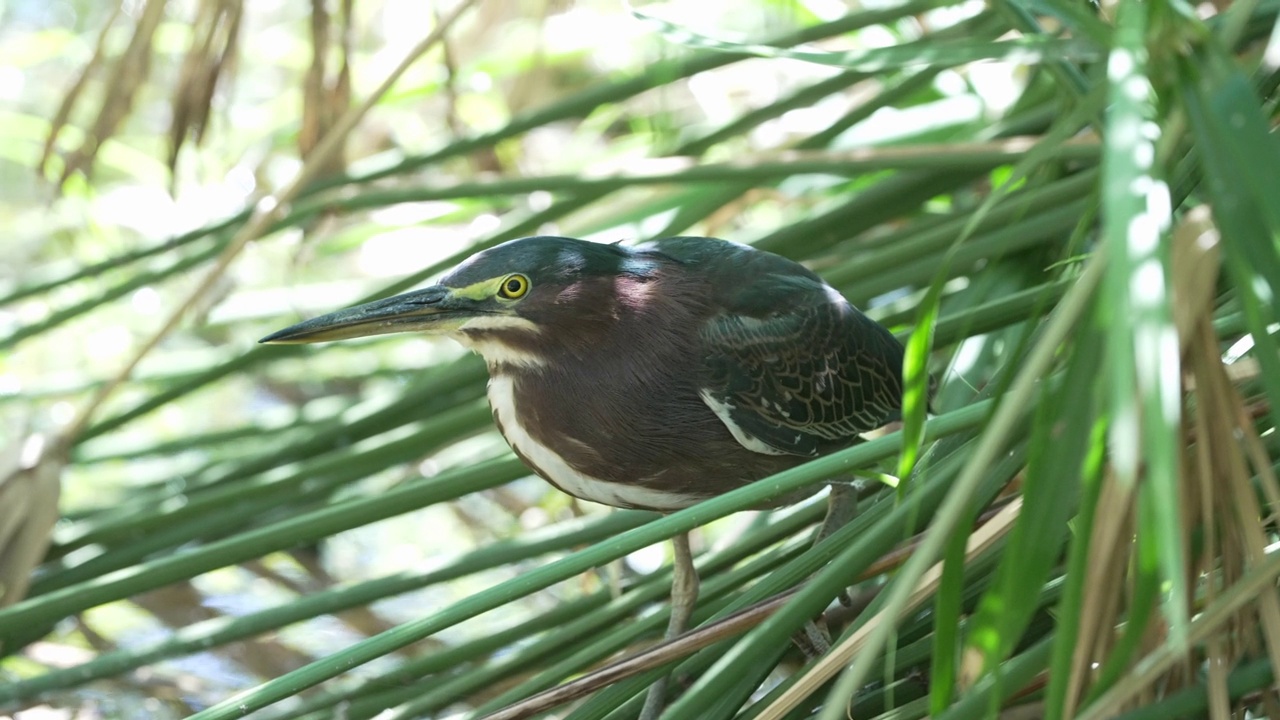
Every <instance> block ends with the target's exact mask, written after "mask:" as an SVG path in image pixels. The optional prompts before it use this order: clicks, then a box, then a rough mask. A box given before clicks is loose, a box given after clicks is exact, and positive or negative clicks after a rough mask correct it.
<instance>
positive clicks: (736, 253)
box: [262, 237, 903, 714]
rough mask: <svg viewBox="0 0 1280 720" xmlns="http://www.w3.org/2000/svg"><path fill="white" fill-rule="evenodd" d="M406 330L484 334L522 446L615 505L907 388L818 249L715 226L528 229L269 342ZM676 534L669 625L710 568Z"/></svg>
mask: <svg viewBox="0 0 1280 720" xmlns="http://www.w3.org/2000/svg"><path fill="white" fill-rule="evenodd" d="M398 332H425V333H430V334H438V335H448V336H450V337H453V338H454V339H456V340H458V341H459V342H461V343H462V344H463V345H465V346H467V347H469V348H471V349H472V350H474V351H476V352H478V353H480V355H482V356H483V357H484V359H485V362H486V363H487V365H488V368H489V374H490V379H489V390H488V395H489V403H490V406H491V407H492V409H493V418H494V421H495V422H496V423H497V426H498V429H499V430H500V431H501V433H502V435H503V436H504V437H505V438H506V440H507V442H508V443H509V444H510V445H511V448H512V450H514V451H515V453H516V454H517V455H518V456H519V457H520V458H521V460H523V461H524V462H525V464H526V465H528V466H529V468H531V469H532V470H533V471H534V472H535V473H537V474H538V475H540V476H541V477H543V478H544V479H546V480H547V481H548V482H550V483H551V484H552V485H554V486H556V487H557V488H559V489H560V490H562V491H564V492H566V493H569V494H570V495H573V496H575V497H578V498H582V499H584V500H591V501H594V502H598V503H603V504H605V505H612V506H615V507H625V508H644V509H649V510H659V511H673V510H679V509H681V508H685V507H688V506H690V505H693V504H694V503H696V502H698V501H699V500H703V499H705V498H709V497H713V496H716V495H719V494H721V493H724V492H727V491H729V490H733V489H734V488H738V487H741V486H743V485H746V484H748V483H750V482H753V481H755V480H759V479H761V478H764V477H766V476H768V475H772V474H774V473H777V472H781V471H783V470H786V469H788V468H791V467H794V466H796V465H799V464H801V463H803V462H805V461H807V460H809V459H811V458H813V457H816V456H819V455H822V454H824V453H828V452H831V451H834V450H838V449H841V448H845V447H848V446H849V445H852V444H853V443H855V442H858V440H859V439H860V434H861V433H863V432H866V431H869V430H874V429H876V428H878V427H881V426H883V425H885V424H886V423H888V422H890V421H892V420H895V419H897V418H898V417H899V413H900V408H901V405H902V358H903V348H902V345H901V344H900V343H899V342H898V341H897V339H896V338H895V337H894V336H893V335H892V334H890V333H889V331H888V330H886V329H885V328H884V327H882V326H881V325H879V324H877V323H876V322H875V321H873V320H871V319H870V318H868V317H867V316H866V315H863V314H862V312H860V311H859V310H858V309H857V308H856V307H854V306H853V305H852V304H851V303H850V302H849V301H848V300H846V299H845V298H844V297H843V296H842V295H841V294H840V293H839V292H837V291H836V290H835V289H833V288H832V287H831V286H830V285H827V284H826V283H825V282H823V281H822V279H821V278H820V277H818V276H817V275H816V274H814V273H813V272H810V271H809V270H808V269H806V268H804V267H803V266H801V265H799V264H797V263H795V262H792V261H791V260H788V259H786V258H783V257H781V256H779V255H775V254H773V253H769V252H765V251H762V250H756V249H753V248H751V247H748V246H745V245H739V244H737V243H732V242H728V241H724V240H717V239H713V238H700V237H676V238H668V239H664V240H658V241H656V242H652V243H648V244H645V245H641V246H638V247H623V246H620V245H616V244H615V245H607V244H601V243H593V242H587V241H584V240H575V239H571V238H563V237H530V238H523V239H520V240H513V241H511V242H508V243H504V244H502V245H498V246H496V247H493V248H491V249H488V250H484V251H482V252H479V253H477V254H476V255H474V256H472V257H471V258H469V259H468V260H466V261H465V262H463V263H462V264H461V265H459V266H458V267H457V268H456V269H454V270H453V271H452V272H450V273H449V274H448V275H446V276H444V278H442V279H441V281H440V283H439V284H438V285H434V286H432V287H428V288H425V289H422V290H415V291H412V292H408V293H405V294H403V295H397V296H395V297H391V298H387V299H385V300H379V301H376V302H372V303H368V304H365V305H360V306H358V307H353V308H350V309H347V310H339V311H338V312H334V313H331V314H328V315H324V316H321V317H318V318H315V319H312V320H308V321H306V322H302V323H299V324H297V325H294V326H292V327H289V328H285V329H284V330H281V331H280V332H277V333H275V334H273V335H269V336H267V337H266V338H263V340H262V342H266V343H311V342H322V341H327V340H340V339H345V338H354V337H362V336H367V335H379V334H383V333H398ZM818 489H820V488H814V489H813V490H812V491H810V492H806V493H805V494H804V495H803V496H801V497H804V496H807V495H809V494H812V493H813V492H816V491H817V490H818ZM834 490H835V487H834V486H833V491H834ZM834 495H835V493H834V492H833V497H834ZM799 499H801V498H800V497H796V496H791V497H784V498H778V499H777V501H776V503H774V504H775V505H781V504H786V503H789V502H794V501H796V500H799ZM829 514H835V513H829ZM672 540H673V542H674V544H675V551H676V552H675V565H674V569H673V582H672V613H671V619H670V624H669V626H668V629H667V635H668V637H671V636H674V635H678V634H680V633H682V632H683V631H684V630H685V629H686V626H687V623H688V620H689V616H690V614H691V613H692V611H693V607H694V604H695V602H696V598H697V585H698V580H697V574H696V571H695V570H694V568H693V562H692V557H691V554H690V551H689V545H688V537H687V536H685V535H679V536H677V537H675V538H673V539H672ZM654 690H658V688H654V689H652V690H651V693H650V698H651V700H652V698H654V697H655V693H654V692H653V691H654ZM661 692H662V691H661V690H658V693H659V694H660V693H661ZM646 714H648V713H646Z"/></svg>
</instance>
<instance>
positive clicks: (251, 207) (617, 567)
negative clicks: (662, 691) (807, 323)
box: [0, 0, 1280, 720]
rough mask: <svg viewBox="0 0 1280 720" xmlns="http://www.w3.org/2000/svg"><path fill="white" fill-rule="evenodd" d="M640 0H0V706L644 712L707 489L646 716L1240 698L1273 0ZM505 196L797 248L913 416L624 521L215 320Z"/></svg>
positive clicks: (381, 368) (1268, 611) (323, 278)
mask: <svg viewBox="0 0 1280 720" xmlns="http://www.w3.org/2000/svg"><path fill="white" fill-rule="evenodd" d="M633 5H634V7H632V6H631V5H625V4H623V3H620V2H617V0H519V1H511V2H507V1H505V0H478V1H472V2H465V3H455V2H430V3H428V2H419V1H416V0H369V1H364V2H353V1H352V0H327V1H326V0H312V2H310V3H305V2H280V1H278V0H274V1H272V0H268V1H265V2H252V3H250V2H245V1H244V0H169V1H168V2H165V0H134V1H130V2H123V3H119V2H89V1H86V0H79V1H53V2H45V1H44V0H10V1H9V2H4V3H0V60H2V61H0V98H2V99H3V105H2V106H0V188H2V192H0V227H3V228H4V238H3V248H4V255H3V259H4V262H2V263H0V420H3V425H2V426H0V450H3V452H2V453H0V456H2V457H0V460H2V461H3V463H4V465H3V467H0V470H2V471H3V473H4V475H3V476H2V477H3V479H0V713H7V714H9V715H12V716H14V717H15V718H24V719H25V720H31V719H33V718H49V717H52V718H84V719H89V718H178V717H187V716H190V715H192V714H193V713H198V714H197V715H196V717H198V718H201V719H203V720H210V719H212V718H231V717H240V716H241V715H243V714H245V713H253V716H254V717H263V718H273V719H276V720H282V719H283V718H311V719H317V720H318V719H319V718H331V717H341V718H372V717H375V716H377V717H380V718H410V717H478V716H481V715H484V714H485V713H489V712H495V711H497V710H499V709H500V708H503V707H505V706H510V705H511V704H513V703H517V702H520V701H522V700H525V699H527V698H530V697H532V696H534V695H536V694H537V693H538V692H540V691H542V690H545V689H548V688H552V687H555V686H557V685H560V684H562V683H565V682H568V681H570V680H574V679H577V680H578V682H579V685H578V687H581V688H582V689H583V692H582V693H580V694H579V695H577V696H575V697H578V698H585V699H573V700H568V699H564V698H561V699H559V700H556V701H553V702H549V703H547V704H545V705H539V706H537V707H538V708H540V709H541V710H539V711H548V712H552V713H553V716H556V717H569V718H573V719H574V720H582V719H585V718H606V717H607V718H627V717H635V716H636V714H637V713H638V711H639V703H640V700H641V698H642V694H643V690H644V688H645V686H646V685H647V684H648V682H650V681H651V680H652V679H653V678H654V677H655V676H656V675H657V674H661V673H662V672H664V670H663V669H661V668H659V669H647V668H631V669H629V670H627V671H624V672H620V673H619V674H618V675H616V676H613V677H609V678H605V679H600V678H599V677H598V676H593V675H591V674H590V673H591V671H593V670H594V669H597V668H599V667H601V666H603V665H604V664H606V663H609V662H612V661H615V660H619V659H625V658H629V657H631V656H632V655H633V654H634V653H636V652H637V651H639V650H640V649H642V648H644V647H646V646H649V645H651V644H652V643H653V642H654V641H655V640H656V639H657V638H658V637H659V636H660V634H661V628H662V627H663V626H664V624H665V617H664V612H665V597H666V593H667V592H668V590H669V585H670V576H669V574H668V573H667V571H666V570H665V568H666V563H665V553H666V550H665V547H666V546H665V544H664V543H662V542H660V541H661V540H662V539H663V538H665V537H669V536H671V535H672V534H674V533H676V532H679V531H682V530H684V529H688V528H692V527H695V526H706V527H705V528H704V529H703V530H700V531H698V532H697V533H696V534H695V549H696V550H699V551H700V552H701V559H700V560H699V564H700V568H701V574H702V576H703V579H704V592H703V596H702V599H701V603H700V612H699V614H698V615H697V616H696V619H697V620H698V621H699V623H701V627H699V628H698V629H695V631H694V634H695V638H698V639H699V642H698V643H696V644H695V645H696V647H692V648H690V649H683V650H682V649H680V648H675V649H669V650H668V649H664V650H662V651H661V652H660V653H659V657H660V659H662V660H665V661H667V662H669V663H678V667H679V681H678V682H677V683H675V684H674V685H673V692H672V696H671V698H670V704H669V710H668V714H667V716H666V717H671V718H733V717H737V718H782V717H787V718H801V717H808V716H810V715H820V716H821V717H822V718H824V719H825V720H833V719H835V718H843V717H846V716H850V715H851V716H852V717H856V718H873V717H890V716H891V717H894V718H917V717H924V716H926V715H931V716H933V717H939V718H948V719H951V720H955V719H957V718H976V717H1008V718H1015V717H1017V718H1025V717H1047V718H1066V717H1088V718H1100V717H1115V716H1121V717H1126V718H1173V717H1203V716H1210V717H1213V718H1215V719H1218V718H1228V717H1239V718H1244V717H1264V716H1269V717H1280V699H1277V697H1276V695H1275V693H1274V692H1273V691H1272V685H1273V681H1272V668H1273V667H1275V663H1276V662H1277V661H1280V596H1278V595H1277V593H1276V577H1277V575H1278V574H1280V559H1277V558H1276V557H1275V556H1274V555H1272V554H1271V553H1270V551H1271V549H1272V544H1273V543H1274V542H1275V541H1276V540H1277V537H1276V525H1275V510H1276V507H1277V506H1278V504H1280V489H1278V488H1277V485H1276V482H1275V476H1274V466H1275V463H1276V460H1277V457H1280V443H1278V441H1277V437H1276V434H1275V432H1274V427H1275V422H1276V418H1277V414H1276V410H1275V401H1276V400H1278V399H1280V355H1278V354H1277V352H1276V345H1275V338H1274V337H1273V336H1272V334H1271V333H1274V332H1275V329H1276V328H1277V324H1276V323H1277V321H1278V320H1280V295H1278V294H1277V291H1278V290H1280V253H1278V252H1277V246H1278V245H1277V244H1278V243H1280V142H1278V141H1277V136H1276V127H1277V124H1278V122H1277V118H1278V117H1280V115H1278V114H1277V104H1278V103H1277V95H1276V88H1277V86H1278V85H1280V24H1277V23H1278V20H1277V18H1278V15H1277V11H1278V10H1280V3H1278V2H1276V0H1235V2H1228V1H1227V0H1221V1H1220V2H1213V3H1210V2H1205V3H1201V4H1193V3H1188V2H1183V1H1181V0H1107V1H1105V2H1102V3H1101V4H1090V3H1081V2H1074V1H1073V0H992V2H989V3H984V2H980V1H977V0H965V1H963V2H959V3H955V2H948V0H913V1H911V2H907V3H905V4H903V3H892V2H880V0H876V1H875V2H853V1H845V0H789V1H786V2H784V1H781V0H751V1H746V0H734V1H730V0H707V1H705V2H697V3H693V2H669V3H656V2H655V3H648V2H646V3H633ZM406 61H407V62H406ZM366 103H367V104H368V106H367V107H366V106H365V105H366ZM536 233H556V234H564V235H572V236H579V237H586V238H589V239H593V240H599V241H608V242H614V241H622V242H624V243H631V242H635V241H640V240H644V239H647V238H653V237H661V236H666V235H672V234H699V235H712V236H717V237H723V238H727V239H732V240H736V241H740V242H748V243H754V244H756V245H757V246H759V247H762V248H766V249H769V250H772V251H775V252H779V253H782V254H784V255H787V256H789V257H792V258H795V259H797V260H801V261H803V262H805V263H806V264H808V265H809V266H810V267H812V268H814V269H815V270H817V271H819V272H820V273H822V274H823V276H824V277H825V278H827V280H828V281H829V282H831V283H832V284H833V285H834V286H836V287H837V288H838V289H839V290H840V291H841V292H843V293H844V294H845V295H846V296H848V297H849V298H850V299H851V300H853V301H854V302H855V303H856V304H858V305H859V306H860V307H862V308H864V309H865V310H867V311H868V313H869V314H871V315H872V316H873V317H875V318H877V319H878V320H880V321H881V322H883V323H885V324H886V325H887V326H888V327H890V328H891V329H892V330H894V331H895V332H897V333H898V334H899V336H900V337H901V338H903V340H904V341H909V343H910V345H909V353H908V366H909V368H908V369H909V373H910V374H912V376H913V377H914V378H915V381H914V383H913V387H914V388H915V389H916V391H917V392H918V391H919V390H920V389H921V388H923V386H924V382H923V374H922V371H923V369H925V368H927V369H928V371H929V372H931V373H932V374H933V375H934V376H935V377H936V378H938V379H939V380H940V390H939V392H938V395H937V397H936V398H935V403H934V404H935V406H936V410H937V412H936V414H934V415H933V416H931V417H929V418H928V420H927V422H925V417H924V412H923V403H922V402H920V398H919V397H918V396H917V397H916V398H915V399H914V400H913V401H911V403H910V406H909V411H908V412H907V417H906V422H905V425H904V426H903V427H902V428H890V429H889V432H886V433H882V434H881V436H880V437H878V438H877V439H873V440H872V441H871V442H868V443H866V444H863V445H860V446H858V447H856V448H854V449H852V450H849V451H846V452H844V453H841V454H838V455H836V456H833V457H831V458H827V459H823V460H819V461H817V462H815V463H811V464H810V465H807V466H805V467H803V468H800V469H797V470H795V471H791V472H789V473H784V474H783V475H782V476H779V477H778V478H776V479H775V480H771V481H766V482H764V483H760V484H757V485H756V486H753V487H751V488H747V489H744V490H742V491H739V492H735V493H733V494H731V495H729V496H725V497H723V498H720V499H717V500H714V501H711V502H709V503H706V504H704V505H702V506H699V507H697V508H694V509H691V510H688V511H685V512H681V513H677V514H675V515H673V516H671V517H669V518H666V519H660V518H658V516H656V515H653V514H649V513H640V512H630V511H628V512H623V511H609V510H607V509H605V508H602V507H599V506H594V505H592V504H590V503H578V502H576V501H573V500H572V499H570V498H568V497H566V496H564V495H562V494H560V493H558V492H556V491H554V490H551V489H549V488H548V486H547V485H546V484H545V483H543V482H541V481H540V480H537V479H536V478H530V477H528V476H527V472H526V471H525V470H524V469H523V468H522V467H521V466H520V465H519V463H518V462H516V461H515V460H514V459H513V458H512V457H511V456H510V454H509V452H508V451H507V449H506V446H505V445H504V444H503V443H502V441H501V439H500V438H499V437H498V436H497V435H496V433H495V432H494V431H493V429H492V426H491V423H490V420H489V412H488V408H487V406H486V404H485V402H484V399H483V393H484V377H485V376H484V368H483V365H482V363H480V362H479V361H478V360H477V359H476V358H474V357H470V356H467V355H465V354H464V353H463V351H462V350H461V349H460V348H459V347H456V346H454V345H451V344H449V343H447V342H437V341H428V340H425V339H422V338H416V337H412V336H400V337H384V338H377V339H374V340H370V341H367V342H352V343H346V344H340V345H334V346H327V347H303V348H298V347H264V346H258V345H256V339H257V338H259V337H261V336H262V335H264V334H266V333H268V332H270V331H272V330H275V329H278V328H280V327H282V326H284V325H286V324H289V323H292V322H294V321H296V320H298V319H301V318H304V317H309V316H312V315H314V314H318V313H321V312H327V311H329V310H333V309H336V308H338V307H341V306H344V305H347V304H350V303H354V302H357V301H359V300H362V299H370V298H374V297H380V296H384V295H386V294H389V293H392V292H397V291H401V290H404V289H407V288H409V287H413V286H414V285H417V284H421V283H423V282H426V281H427V280H429V279H430V278H432V277H433V276H436V275H438V274H439V273H440V272H441V271H443V270H444V269H447V268H448V267H450V266H451V265H452V264H453V263H455V262H457V261H458V260H459V259H461V258H463V257H465V256H466V255H468V254H469V253H471V252H473V251H475V250H476V249H478V248H481V247H487V246H491V245H493V244H496V243H498V242H501V241H504V240H507V239H511V238H515V237H520V236H524V235H530V234H536ZM913 331H914V334H913ZM618 441H619V442H625V441H626V439H625V438H619V439H618ZM851 471H852V472H855V473H856V474H857V475H859V476H860V477H862V478H863V480H864V482H865V495H866V497H865V498H864V500H863V503H862V513H861V514H860V515H859V517H858V519H857V520H856V521H855V522H854V523H853V524H852V525H850V526H849V527H847V528H846V529H845V530H844V531H842V532H840V533H838V534H837V535H835V536H833V537H832V538H830V539H829V540H828V541H826V542H824V543H822V544H820V545H818V546H816V547H813V548H811V547H810V545H811V542H810V537H811V533H812V527H813V525H814V523H816V522H817V521H818V520H819V519H820V516H821V511H822V509H821V502H820V500H817V501H813V502H810V503H806V504H802V505H801V506H799V507H796V508H791V509H786V510H782V511H775V512H771V513H761V512H755V511H752V510H750V508H751V507H753V506H756V505H758V503H759V502H760V501H761V500H763V499H765V498H767V497H768V496H770V495H771V494H773V493H775V492H777V489H778V487H779V486H784V487H786V486H789V487H798V486H800V485H803V484H807V483H814V482H819V481H821V480H823V479H826V478H828V477H831V476H833V475H837V474H844V473H849V472H851ZM926 529H928V530H927V532H926ZM815 573H816V574H815ZM797 586H799V587H802V589H801V590H800V591H799V592H798V593H796V594H794V595H792V596H787V597H785V598H782V599H778V596H779V594H780V593H783V592H786V591H789V590H791V589H792V588H795V587H797ZM846 587H850V588H851V589H850V596H851V598H852V605H851V606H848V607H846V606H845V605H844V604H842V603H840V602H838V601H837V600H836V598H837V595H838V594H839V593H840V592H842V590H843V589H844V588H846ZM762 602H763V603H764V604H763V605H761V604H760V603H762ZM824 611H825V617H826V620H827V622H828V624H829V626H830V627H831V629H832V630H833V634H834V636H835V637H836V638H837V640H836V645H837V648H836V650H835V651H833V653H832V654H831V655H830V656H827V657H825V658H822V659H819V660H817V661H814V662H809V663H805V661H804V660H803V658H802V656H800V655H799V654H798V653H797V652H795V651H794V650H793V649H791V648H790V646H789V642H788V639H787V638H788V637H789V636H790V635H791V634H792V633H793V632H794V631H795V630H796V629H797V628H798V627H800V625H801V623H803V622H804V621H805V620H807V619H809V618H811V617H815V616H817V615H819V614H821V613H823V612H824ZM723 618H728V620H727V621H726V622H723V623H715V622H714V621H717V620H720V619H723ZM708 628H711V629H710V630H709V629H708ZM721 630H723V633H721V632H720V631H721ZM628 667H630V666H628ZM670 667H671V665H668V666H667V669H669V668H670ZM523 707H525V708H528V707H532V706H528V705H526V706H523ZM526 712H534V711H533V710H528V711H526V710H519V709H518V710H517V711H515V713H514V714H512V715H509V716H511V717H515V716H521V717H523V716H527V715H526V714H521V713H526Z"/></svg>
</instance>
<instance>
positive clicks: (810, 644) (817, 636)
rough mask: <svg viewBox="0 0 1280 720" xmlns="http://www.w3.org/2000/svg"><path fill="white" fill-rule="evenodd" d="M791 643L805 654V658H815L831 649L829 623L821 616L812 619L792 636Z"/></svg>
mask: <svg viewBox="0 0 1280 720" xmlns="http://www.w3.org/2000/svg"><path fill="white" fill-rule="evenodd" d="M791 643H792V644H793V645H795V646H796V647H797V648H800V652H801V653H803V654H804V659H805V660H806V661H808V660H815V659H817V658H819V657H821V656H822V655H825V654H826V652H827V651H828V650H830V649H831V634H830V633H829V632H827V623H826V622H825V621H824V620H823V619H822V618H821V617H819V618H818V619H817V620H810V621H808V622H806V623H805V624H804V626H803V627H801V628H800V630H799V631H797V632H796V634H794V635H792V636H791Z"/></svg>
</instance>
